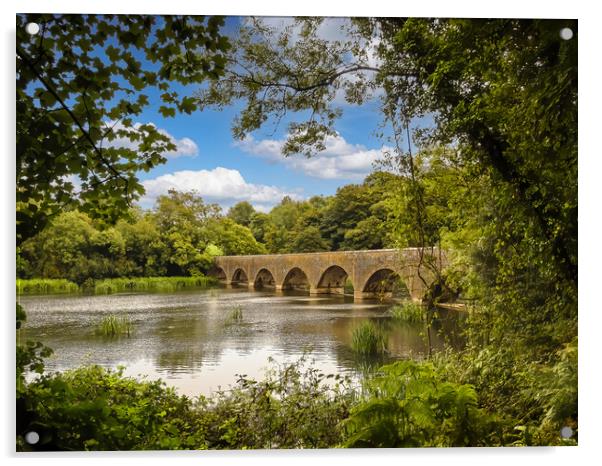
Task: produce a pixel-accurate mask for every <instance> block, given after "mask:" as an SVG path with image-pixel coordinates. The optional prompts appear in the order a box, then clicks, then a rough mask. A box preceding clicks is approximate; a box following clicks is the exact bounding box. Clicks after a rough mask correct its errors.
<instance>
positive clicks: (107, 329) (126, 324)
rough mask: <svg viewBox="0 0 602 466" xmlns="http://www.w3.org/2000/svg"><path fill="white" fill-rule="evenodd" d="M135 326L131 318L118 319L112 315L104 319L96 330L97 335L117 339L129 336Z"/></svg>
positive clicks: (122, 317)
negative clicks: (117, 337) (120, 336)
mask: <svg viewBox="0 0 602 466" xmlns="http://www.w3.org/2000/svg"><path fill="white" fill-rule="evenodd" d="M132 330H133V325H132V321H131V320H130V318H129V316H121V317H118V316H116V315H115V314H111V315H108V316H105V317H103V319H102V320H101V321H100V324H98V327H97V328H96V333H97V334H99V335H103V336H105V337H116V336H119V335H127V336H128V337H129V336H130V334H131V333H132Z"/></svg>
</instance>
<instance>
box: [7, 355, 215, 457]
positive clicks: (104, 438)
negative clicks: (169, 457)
mask: <svg viewBox="0 0 602 466" xmlns="http://www.w3.org/2000/svg"><path fill="white" fill-rule="evenodd" d="M20 427H21V428H20V430H18V432H17V433H18V440H17V448H18V449H20V450H29V449H37V450H62V451H65V450H159V449H182V448H203V446H204V442H203V437H202V436H203V430H202V429H199V428H198V427H199V426H198V424H197V423H196V420H195V419H194V417H193V416H192V406H191V402H190V400H189V399H187V398H186V397H181V396H178V395H177V394H176V393H175V391H174V390H173V389H170V388H166V387H165V385H164V384H163V383H162V382H160V381H157V382H140V381H137V380H135V379H132V378H127V377H124V376H123V375H122V370H121V369H120V370H118V371H116V372H113V371H110V370H106V369H103V368H101V367H98V366H91V367H84V368H81V369H76V370H73V371H68V372H65V373H58V374H53V375H45V376H43V377H41V378H40V379H38V380H36V381H35V382H32V383H30V384H29V385H28V386H27V390H26V393H25V396H24V415H23V419H22V425H21V426H20ZM29 431H36V432H38V433H40V442H39V443H38V444H36V445H33V446H29V445H27V444H26V443H25V442H24V440H23V437H22V435H24V434H25V433H26V432H29Z"/></svg>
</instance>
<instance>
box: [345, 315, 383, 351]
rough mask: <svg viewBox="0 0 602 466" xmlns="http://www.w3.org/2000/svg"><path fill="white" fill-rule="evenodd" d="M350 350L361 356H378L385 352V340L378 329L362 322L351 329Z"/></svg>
mask: <svg viewBox="0 0 602 466" xmlns="http://www.w3.org/2000/svg"><path fill="white" fill-rule="evenodd" d="M351 349H352V350H353V351H354V352H355V353H357V354H359V355H361V356H380V355H383V354H385V353H386V352H387V338H386V336H385V334H384V332H383V330H382V329H381V328H380V327H377V326H376V325H374V324H373V323H372V322H369V321H368V322H363V323H362V324H361V325H360V326H358V327H356V328H354V329H353V333H352V334H351Z"/></svg>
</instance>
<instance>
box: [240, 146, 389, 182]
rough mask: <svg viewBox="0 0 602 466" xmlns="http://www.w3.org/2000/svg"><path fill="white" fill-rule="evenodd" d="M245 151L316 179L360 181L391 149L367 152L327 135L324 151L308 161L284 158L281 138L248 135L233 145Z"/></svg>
mask: <svg viewBox="0 0 602 466" xmlns="http://www.w3.org/2000/svg"><path fill="white" fill-rule="evenodd" d="M235 145H236V146H237V147H239V148H240V149H241V150H243V151H244V152H247V153H249V154H252V155H255V156H257V157H261V158H263V159H265V160H268V161H270V162H273V163H282V164H284V165H286V166H288V167H289V168H292V169H293V170H296V171H300V172H303V173H305V174H306V175H309V176H313V177H316V178H326V179H333V178H342V179H362V178H364V177H365V176H366V175H368V174H369V173H370V172H371V171H372V169H373V168H374V164H375V162H377V161H378V160H381V159H382V158H383V156H384V153H385V152H388V151H391V150H392V149H391V148H390V147H382V148H381V149H367V148H366V147H365V146H363V145H361V144H350V143H348V142H347V141H345V139H344V138H343V137H341V136H340V135H337V136H327V137H326V140H325V141H324V145H325V146H326V149H325V150H324V151H323V152H321V153H319V154H317V155H315V156H314V157H311V158H306V157H303V156H301V155H298V154H297V155H292V156H289V157H284V156H283V155H282V153H281V150H282V146H283V145H284V139H263V140H255V138H253V136H251V135H249V136H247V138H245V139H244V140H243V141H241V142H237V143H235Z"/></svg>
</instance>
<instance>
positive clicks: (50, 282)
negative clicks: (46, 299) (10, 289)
mask: <svg viewBox="0 0 602 466" xmlns="http://www.w3.org/2000/svg"><path fill="white" fill-rule="evenodd" d="M78 291H79V287H78V286H77V284H76V283H73V282H70V281H69V280H64V279H49V278H41V279H40V278H34V279H30V280H23V279H19V278H17V296H19V295H24V294H51V293H77V292H78Z"/></svg>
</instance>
